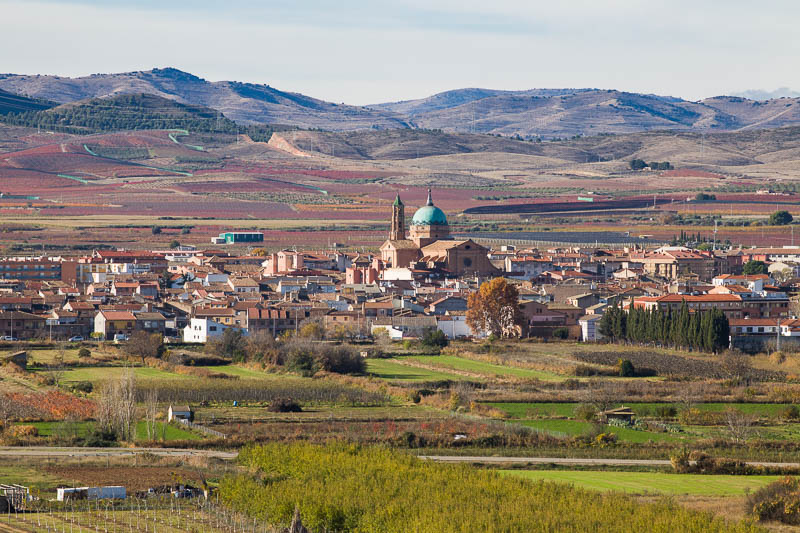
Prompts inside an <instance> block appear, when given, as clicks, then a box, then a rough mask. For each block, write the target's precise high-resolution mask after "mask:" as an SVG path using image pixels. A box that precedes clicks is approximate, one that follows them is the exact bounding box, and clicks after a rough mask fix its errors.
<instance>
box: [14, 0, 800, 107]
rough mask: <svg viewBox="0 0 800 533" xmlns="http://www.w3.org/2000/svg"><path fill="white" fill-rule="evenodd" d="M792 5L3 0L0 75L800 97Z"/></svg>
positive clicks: (413, 93) (314, 92) (393, 95)
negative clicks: (170, 74)
mask: <svg viewBox="0 0 800 533" xmlns="http://www.w3.org/2000/svg"><path fill="white" fill-rule="evenodd" d="M798 24H800V2H798V1H797V0H761V1H759V2H754V1H752V0H747V1H745V0H691V1H690V0H642V1H636V0H551V1H547V2H542V1H538V0H529V1H517V0H392V1H384V0H370V1H348V0H338V1H326V0H283V1H281V2H273V1H271V0H262V1H256V0H227V1H225V2H218V1H211V0H193V1H187V0H172V1H169V0H127V1H122V0H65V1H55V0H51V1H47V0H43V1H36V0H18V1H14V0H0V72H13V73H20V74H22V73H24V74H59V75H63V76H83V75H88V74H91V73H98V72H104V73H105V72H125V71H131V70H147V69H150V68H152V67H165V66H173V67H176V68H179V69H182V70H185V71H188V72H192V73H194V74H197V75H199V76H201V77H203V78H206V79H208V80H212V81H217V80H238V81H249V82H256V83H267V84H269V85H272V86H273V87H277V88H279V89H283V90H290V91H297V92H302V93H305V94H308V95H310V96H314V97H318V98H323V99H325V100H330V101H334V102H346V103H349V104H369V103H378V102H384V101H392V100H400V99H411V98H419V97H423V96H428V95H430V94H433V93H435V92H439V91H443V90H448V89H456V88H462V87H487V88H493V89H529V88H539V87H598V88H604V89H622V90H629V91H637V92H649V93H657V94H662V95H673V96H680V97H683V98H688V99H699V98H704V97H707V96H714V95H719V94H731V93H735V92H740V91H742V90H746V89H775V88H778V87H793V88H795V89H797V88H800V69H798V68H797V66H798V58H800V37H799V36H798V35H800V34H798Z"/></svg>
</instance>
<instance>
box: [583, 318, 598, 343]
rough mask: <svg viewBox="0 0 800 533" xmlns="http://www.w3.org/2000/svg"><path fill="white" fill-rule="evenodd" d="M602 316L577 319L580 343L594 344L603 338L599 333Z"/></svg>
mask: <svg viewBox="0 0 800 533" xmlns="http://www.w3.org/2000/svg"><path fill="white" fill-rule="evenodd" d="M602 318H603V315H584V316H582V317H580V318H579V319H578V325H579V326H580V327H581V341H583V342H594V341H596V340H600V339H602V338H603V335H602V334H601V333H600V331H599V329H600V327H599V326H600V320H601V319H602Z"/></svg>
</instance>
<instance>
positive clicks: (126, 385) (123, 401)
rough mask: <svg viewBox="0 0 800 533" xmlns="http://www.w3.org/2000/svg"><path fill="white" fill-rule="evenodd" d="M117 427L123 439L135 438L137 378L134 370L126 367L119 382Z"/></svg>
mask: <svg viewBox="0 0 800 533" xmlns="http://www.w3.org/2000/svg"><path fill="white" fill-rule="evenodd" d="M115 396H116V398H117V405H116V415H117V427H118V428H119V435H120V437H121V438H122V439H123V440H128V441H129V440H133V437H134V428H135V425H136V378H135V376H134V374H133V370H132V369H130V368H126V369H125V370H124V371H123V372H122V376H120V379H119V382H118V383H117V392H116V395H115Z"/></svg>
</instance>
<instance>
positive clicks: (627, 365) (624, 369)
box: [617, 359, 636, 378]
mask: <svg viewBox="0 0 800 533" xmlns="http://www.w3.org/2000/svg"><path fill="white" fill-rule="evenodd" d="M617 366H618V367H619V375H620V376H621V377H623V378H632V377H634V376H635V375H636V372H635V371H634V369H633V363H631V362H630V360H629V359H620V360H619V361H618V362H617Z"/></svg>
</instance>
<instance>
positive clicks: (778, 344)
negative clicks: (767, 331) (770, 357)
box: [775, 318, 781, 352]
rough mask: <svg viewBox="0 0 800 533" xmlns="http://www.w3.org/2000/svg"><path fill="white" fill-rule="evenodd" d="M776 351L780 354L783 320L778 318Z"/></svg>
mask: <svg viewBox="0 0 800 533" xmlns="http://www.w3.org/2000/svg"><path fill="white" fill-rule="evenodd" d="M775 350H776V351H778V352H780V351H781V319H780V318H778V335H777V340H776V341H775Z"/></svg>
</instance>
